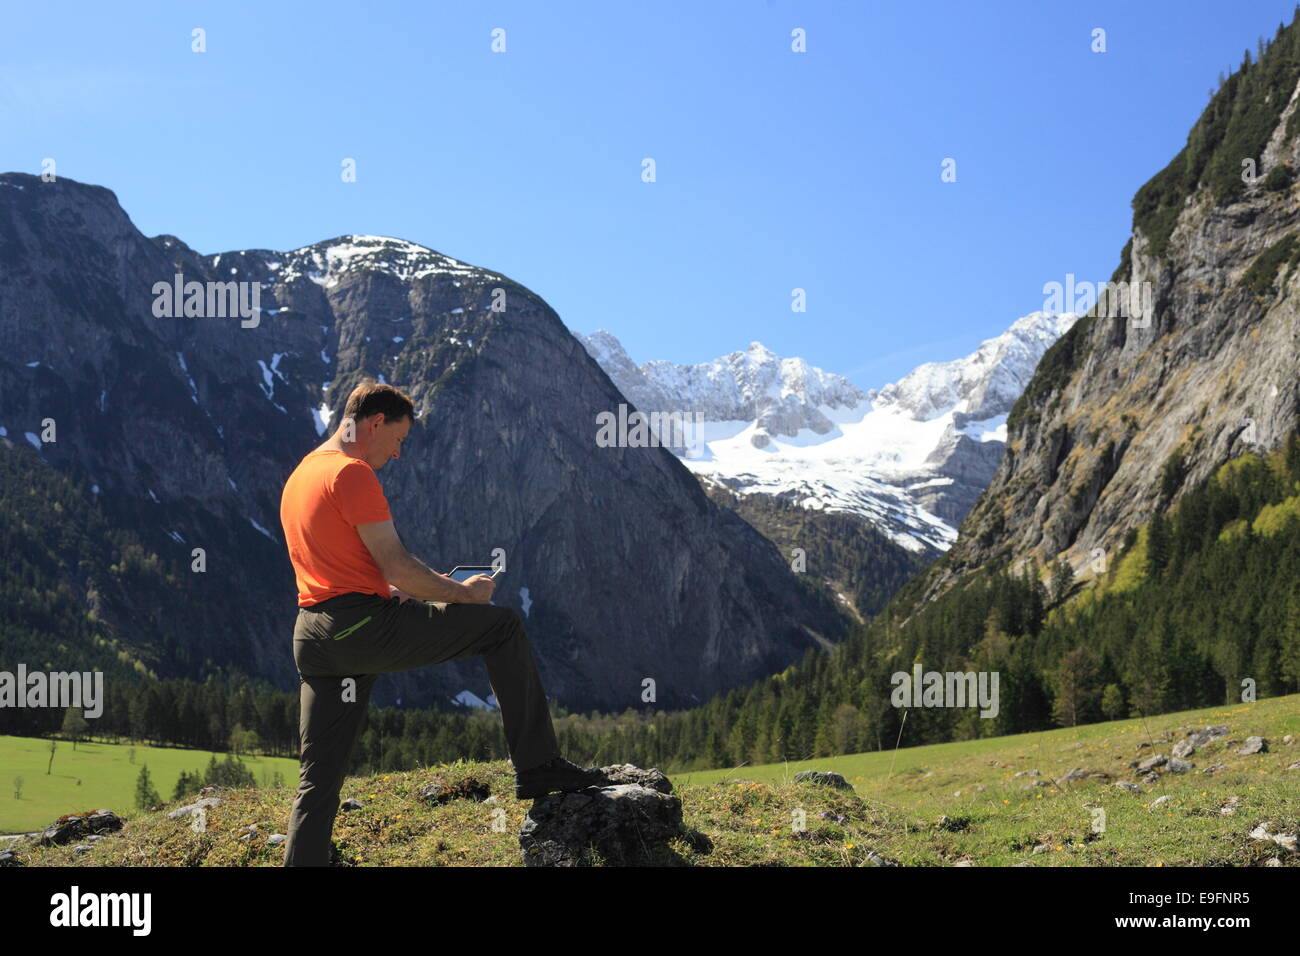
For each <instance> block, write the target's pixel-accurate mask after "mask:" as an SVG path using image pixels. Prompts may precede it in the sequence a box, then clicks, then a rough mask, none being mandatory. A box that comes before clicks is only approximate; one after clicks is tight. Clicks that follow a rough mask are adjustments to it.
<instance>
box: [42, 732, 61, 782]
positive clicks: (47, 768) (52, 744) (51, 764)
mask: <svg viewBox="0 0 1300 956" xmlns="http://www.w3.org/2000/svg"><path fill="white" fill-rule="evenodd" d="M58 745H59V742H58V741H57V740H53V739H52V740H50V762H49V763H48V764H46V766H45V775H46V776H47V777H48V776H49V775H50V770H51V769H52V768H53V767H54V749H55V748H56V747H58Z"/></svg>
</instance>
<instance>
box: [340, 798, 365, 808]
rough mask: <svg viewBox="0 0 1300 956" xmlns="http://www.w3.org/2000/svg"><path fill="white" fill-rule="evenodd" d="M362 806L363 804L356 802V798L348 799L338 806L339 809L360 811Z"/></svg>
mask: <svg viewBox="0 0 1300 956" xmlns="http://www.w3.org/2000/svg"><path fill="white" fill-rule="evenodd" d="M364 806H365V804H364V803H362V802H361V801H360V800H358V799H357V798H356V797H348V798H347V799H346V800H344V801H343V802H342V803H340V804H339V809H340V810H360V809H361V808H362V807H364Z"/></svg>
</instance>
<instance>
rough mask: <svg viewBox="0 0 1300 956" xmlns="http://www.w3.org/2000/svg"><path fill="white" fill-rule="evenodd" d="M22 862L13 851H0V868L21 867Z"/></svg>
mask: <svg viewBox="0 0 1300 956" xmlns="http://www.w3.org/2000/svg"><path fill="white" fill-rule="evenodd" d="M22 865H23V861H22V860H21V859H20V858H19V856H18V854H17V853H15V852H14V851H13V850H0V866H22Z"/></svg>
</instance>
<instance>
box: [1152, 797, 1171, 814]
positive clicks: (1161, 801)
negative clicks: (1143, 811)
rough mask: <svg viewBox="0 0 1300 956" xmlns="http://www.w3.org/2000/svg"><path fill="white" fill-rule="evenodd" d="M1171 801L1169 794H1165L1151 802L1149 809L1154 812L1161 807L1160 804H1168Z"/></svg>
mask: <svg viewBox="0 0 1300 956" xmlns="http://www.w3.org/2000/svg"><path fill="white" fill-rule="evenodd" d="M1172 799H1173V798H1172V797H1171V796H1169V794H1167V793H1166V794H1165V795H1164V796H1163V797H1156V798H1155V799H1154V800H1152V801H1151V809H1153V810H1154V809H1155V808H1156V807H1158V806H1161V805H1162V804H1165V803H1168V802H1169V801H1170V800H1172Z"/></svg>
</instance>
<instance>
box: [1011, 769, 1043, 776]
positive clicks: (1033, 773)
mask: <svg viewBox="0 0 1300 956" xmlns="http://www.w3.org/2000/svg"><path fill="white" fill-rule="evenodd" d="M1016 776H1017V777H1037V776H1040V774H1039V772H1038V771H1037V770H1021V771H1020V772H1019V773H1017V774H1016Z"/></svg>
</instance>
